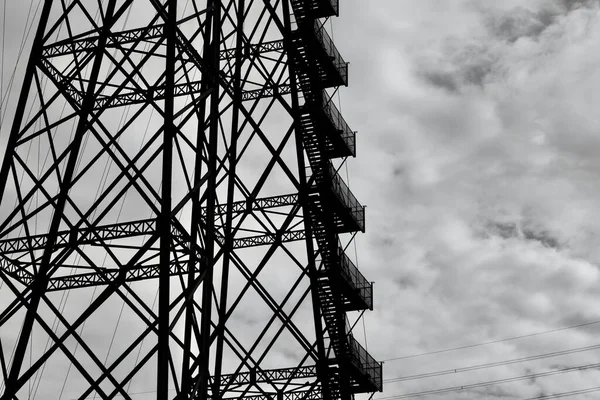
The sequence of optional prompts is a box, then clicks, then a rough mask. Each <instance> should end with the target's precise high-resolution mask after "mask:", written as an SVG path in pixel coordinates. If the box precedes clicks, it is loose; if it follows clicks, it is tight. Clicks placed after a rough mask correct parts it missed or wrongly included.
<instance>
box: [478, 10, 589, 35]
mask: <svg viewBox="0 0 600 400" xmlns="http://www.w3.org/2000/svg"><path fill="white" fill-rule="evenodd" d="M598 4H600V3H599V1H598V0H555V1H554V2H551V3H550V4H546V5H544V6H543V7H541V8H539V9H537V10H531V9H527V8H525V7H521V6H518V7H514V8H512V9H510V10H508V11H506V12H504V13H502V14H497V15H496V14H492V15H488V17H487V20H486V25H487V26H488V29H489V31H490V33H491V34H492V35H493V36H495V37H498V38H500V39H502V40H506V41H508V42H510V43H514V42H516V41H517V40H519V39H520V38H531V39H534V40H535V39H537V38H538V37H539V35H540V34H542V32H544V31H545V30H546V29H547V28H548V27H550V26H551V25H553V24H554V23H556V22H557V20H558V19H559V18H560V17H562V16H564V15H566V14H568V13H570V12H572V11H574V10H578V9H580V8H584V7H591V6H594V5H598ZM488 14H489V13H488Z"/></svg>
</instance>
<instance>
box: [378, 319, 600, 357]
mask: <svg viewBox="0 0 600 400" xmlns="http://www.w3.org/2000/svg"><path fill="white" fill-rule="evenodd" d="M596 324H600V320H597V321H590V322H584V323H582V324H577V325H571V326H565V327H562V328H556V329H551V330H547V331H542V332H536V333H529V334H526V335H520V336H513V337H508V338H503V339H497V340H491V341H489V342H481V343H475V344H469V345H465V346H459V347H452V348H448V349H443V350H435V351H429V352H427V353H417V354H411V355H408V356H401V357H394V358H388V359H386V360H382V361H384V362H389V361H396V360H406V359H408V358H417V357H424V356H429V355H433V354H441V353H448V352H451V351H456V350H464V349H471V348H474V347H480V346H487V345H490V344H496V343H502V342H508V341H511V340H517V339H525V338H529V337H534V336H539V335H546V334H548V333H554V332H560V331H565V330H568V329H575V328H581V327H584V326H590V325H596Z"/></svg>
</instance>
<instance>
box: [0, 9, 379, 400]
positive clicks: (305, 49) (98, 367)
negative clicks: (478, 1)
mask: <svg viewBox="0 0 600 400" xmlns="http://www.w3.org/2000/svg"><path fill="white" fill-rule="evenodd" d="M338 10H339V4H338V1H337V0H282V1H276V2H270V1H252V0H203V1H193V2H186V1H183V0H181V1H177V0H106V1H102V2H83V1H80V0H72V1H62V2H59V1H53V0H44V3H43V9H42V14H41V18H40V21H39V24H38V28H37V33H36V36H35V39H34V41H33V46H32V49H31V55H30V59H29V62H28V65H27V69H26V71H25V78H24V83H23V88H22V91H21V94H20V98H19V101H18V104H17V107H16V114H15V118H14V122H13V126H12V129H11V132H10V138H9V141H8V145H7V150H6V155H5V157H4V160H3V163H2V167H1V170H0V193H1V196H2V197H1V203H0V279H1V282H2V286H0V299H1V300H2V304H3V308H2V309H0V329H2V332H3V336H2V338H1V342H0V371H1V377H2V386H0V391H1V392H0V393H2V399H3V400H4V399H7V400H8V399H10V400H12V399H24V398H32V399H33V398H35V397H36V394H37V395H38V396H40V397H43V398H82V399H83V398H89V397H90V396H94V397H98V398H114V397H115V396H122V397H123V398H125V399H131V398H132V395H133V394H134V393H146V395H147V396H149V397H154V396H156V398H157V399H161V400H163V399H167V398H173V399H201V400H208V399H234V398H246V399H257V400H258V399H261V400H262V399H265V400H267V399H269V400H275V399H277V400H309V399H326V400H333V399H344V400H346V399H350V398H352V397H353V396H354V394H356V393H367V392H374V391H380V390H382V365H381V363H379V362H377V361H376V360H375V359H374V358H373V357H372V356H371V355H369V353H368V352H367V351H366V350H365V348H364V347H363V346H361V345H360V344H359V342H358V341H357V340H356V339H355V338H354V335H353V334H352V332H351V329H350V327H349V323H348V312H351V311H364V310H372V309H373V285H372V283H370V282H369V281H368V280H367V279H366V278H365V277H364V276H363V275H362V273H361V272H360V271H359V270H358V268H357V266H356V264H355V263H354V262H353V261H352V260H351V259H350V257H349V256H348V255H347V254H346V251H345V249H346V247H347V245H348V244H349V243H351V240H352V238H353V236H352V235H354V234H355V233H356V232H359V231H360V232H364V231H365V207H364V206H363V205H361V203H360V202H359V201H358V200H357V199H356V197H355V196H354V194H353V193H352V191H351V190H350V188H349V187H348V185H347V184H346V183H345V182H344V180H343V179H342V177H341V175H340V173H339V165H340V161H342V162H346V158H347V157H354V156H355V155H356V140H355V135H356V133H355V132H354V131H352V130H351V129H350V127H349V125H348V123H347V122H346V120H345V119H344V118H343V117H342V114H341V113H340V111H339V110H338V108H337V107H336V106H335V105H334V103H333V101H332V99H331V96H330V94H328V93H327V92H326V91H325V89H327V88H335V87H338V86H340V85H347V84H348V64H347V63H346V62H345V61H344V59H343V58H342V56H341V54H340V52H339V51H338V50H337V48H336V46H335V44H334V43H333V41H332V39H331V37H330V35H329V34H328V33H327V31H326V30H325V25H324V22H325V21H326V18H329V17H333V16H337V15H338ZM344 234H350V236H351V237H350V238H349V239H348V237H345V236H343V235H344ZM342 238H345V239H344V240H342ZM123 325H125V326H123ZM5 332H11V334H5ZM44 374H51V375H52V377H51V379H45V378H44ZM63 377H64V378H63ZM38 391H39V393H38Z"/></svg>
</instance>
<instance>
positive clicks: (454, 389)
mask: <svg viewBox="0 0 600 400" xmlns="http://www.w3.org/2000/svg"><path fill="white" fill-rule="evenodd" d="M598 367H600V363H595V364H587V365H579V366H575V367H566V368H561V369H557V370H553V371H546V372H538V373H534V374H528V375H519V376H513V377H510V378H503V379H496V380H492V381H485V382H477V383H472V384H468V385H460V386H452V387H446V388H441V389H433V390H426V391H422V392H415V393H405V394H400V395H395V396H389V397H379V398H377V399H375V400H384V399H386V400H396V399H406V398H410V397H417V396H424V395H430V394H442V393H449V392H459V391H461V390H468V389H475V388H479V387H485V386H491V385H499V384H503V383H509V382H516V381H522V380H527V379H533V378H542V377H546V376H551V375H559V374H565V373H568V372H575V371H584V370H587V369H592V368H598ZM536 398H537V397H536Z"/></svg>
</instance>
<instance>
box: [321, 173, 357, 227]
mask: <svg viewBox="0 0 600 400" xmlns="http://www.w3.org/2000/svg"><path fill="white" fill-rule="evenodd" d="M329 177H330V181H331V190H332V191H333V193H334V194H335V195H336V197H337V198H338V199H339V200H340V202H341V203H342V204H343V205H344V206H345V207H346V208H347V209H348V211H349V212H350V214H351V215H352V218H353V219H354V220H355V221H356V224H357V225H358V227H359V229H360V230H361V231H362V232H364V230H365V207H364V206H363V205H361V204H360V203H359V202H358V200H357V199H356V197H354V194H353V193H352V191H351V190H350V188H349V187H348V185H346V183H345V182H344V180H343V179H342V177H341V176H340V175H339V174H338V173H337V172H336V170H335V168H334V167H333V164H331V163H330V164H329Z"/></svg>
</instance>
